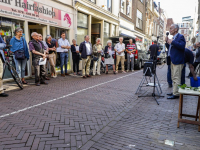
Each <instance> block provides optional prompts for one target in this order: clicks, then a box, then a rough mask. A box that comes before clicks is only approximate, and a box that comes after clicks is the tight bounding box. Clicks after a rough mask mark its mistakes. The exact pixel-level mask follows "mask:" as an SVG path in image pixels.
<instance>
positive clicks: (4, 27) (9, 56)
mask: <svg viewBox="0 0 200 150" xmlns="http://www.w3.org/2000/svg"><path fill="white" fill-rule="evenodd" d="M16 28H22V29H23V30H24V22H23V21H20V20H14V19H9V18H4V17H0V35H1V37H2V38H3V40H4V42H5V43H6V48H4V49H3V51H4V55H5V58H6V60H7V61H8V62H9V63H10V64H12V65H13V66H14V67H15V63H14V60H13V53H12V52H11V51H10V48H9V45H10V40H11V38H12V37H14V36H15V35H14V31H15V29H16ZM23 37H25V34H23ZM27 66H28V65H27ZM25 75H26V76H27V75H28V69H27V67H26V70H25ZM8 78H12V76H11V74H10V72H9V71H8V68H7V67H6V69H5V73H4V79H8Z"/></svg>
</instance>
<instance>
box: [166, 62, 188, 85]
mask: <svg viewBox="0 0 200 150" xmlns="http://www.w3.org/2000/svg"><path fill="white" fill-rule="evenodd" d="M185 67H186V66H184V67H183V70H182V73H181V84H185ZM167 82H168V84H170V85H172V77H171V65H168V71H167Z"/></svg>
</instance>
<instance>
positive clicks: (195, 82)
mask: <svg viewBox="0 0 200 150" xmlns="http://www.w3.org/2000/svg"><path fill="white" fill-rule="evenodd" d="M197 79H198V80H197V81H195V80H194V78H193V77H191V78H190V86H191V87H199V86H200V77H197Z"/></svg>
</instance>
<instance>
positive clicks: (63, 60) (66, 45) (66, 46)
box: [58, 32, 71, 77]
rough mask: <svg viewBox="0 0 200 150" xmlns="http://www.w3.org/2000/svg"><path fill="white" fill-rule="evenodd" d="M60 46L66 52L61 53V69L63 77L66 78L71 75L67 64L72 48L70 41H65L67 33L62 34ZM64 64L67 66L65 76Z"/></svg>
mask: <svg viewBox="0 0 200 150" xmlns="http://www.w3.org/2000/svg"><path fill="white" fill-rule="evenodd" d="M58 45H59V47H60V48H62V49H63V51H64V52H61V53H60V67H61V76H63V77H65V75H69V74H68V73H67V62H68V51H69V49H70V48H71V45H70V44H69V41H68V40H67V39H65V32H62V34H61V38H60V39H59V40H58ZM64 64H65V74H64V72H63V65H64Z"/></svg>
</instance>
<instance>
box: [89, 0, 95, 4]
mask: <svg viewBox="0 0 200 150" xmlns="http://www.w3.org/2000/svg"><path fill="white" fill-rule="evenodd" d="M88 1H90V2H92V3H94V4H96V0H88Z"/></svg>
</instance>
